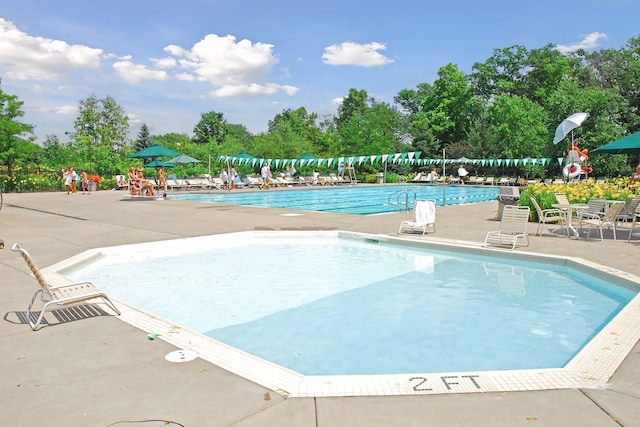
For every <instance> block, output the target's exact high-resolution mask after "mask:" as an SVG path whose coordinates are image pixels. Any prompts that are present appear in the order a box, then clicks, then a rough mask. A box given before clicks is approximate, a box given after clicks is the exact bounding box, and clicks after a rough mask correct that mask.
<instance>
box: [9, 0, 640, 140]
mask: <svg viewBox="0 0 640 427" xmlns="http://www.w3.org/2000/svg"><path fill="white" fill-rule="evenodd" d="M638 16H640V0H581V1H575V0H538V1H535V2H534V1H531V0H485V1H477V0H448V1H433V0H395V1H380V0H369V1H367V2H362V1H351V0H341V1H337V0H324V1H321V2H320V1H306V0H298V1H293V2H292V1H284V0H271V1H264V0H260V1H255V0H245V1H243V2H238V1H233V0H225V1H218V0H182V1H181V2H176V1H168V0H154V1H148V0H129V1H122V0H110V1H103V0H93V1H86V0H82V1H78V0H56V1H51V0H21V1H15V0H0V79H1V85H0V88H1V89H2V90H3V91H4V92H5V93H7V94H10V95H16V96H17V97H18V99H19V100H20V101H22V102H24V105H23V111H24V112H25V115H24V117H22V118H21V121H22V122H25V123H29V124H31V125H34V126H35V129H34V134H35V136H36V137H37V139H38V142H40V143H42V141H44V139H45V138H46V137H47V136H48V135H57V136H58V138H59V139H60V140H61V141H62V142H66V141H68V137H67V136H66V134H65V132H70V131H73V121H74V119H75V118H76V117H77V113H78V105H79V103H80V101H82V100H85V99H87V98H88V97H90V96H96V97H97V98H98V99H104V98H105V97H107V96H111V97H113V98H114V99H115V100H116V102H117V103H118V104H119V105H120V106H121V107H122V108H123V109H124V111H125V113H126V114H127V115H128V116H129V123H130V127H131V129H130V135H129V136H130V138H131V139H135V138H136V136H137V133H138V131H139V129H140V126H141V125H142V124H143V123H146V124H147V126H148V127H149V129H150V132H151V134H152V135H161V134H165V133H172V132H175V133H184V134H187V135H188V136H192V135H193V128H194V126H195V125H196V124H197V123H198V121H199V120H200V118H201V115H202V114H204V113H207V112H210V111H215V112H218V113H223V115H224V117H225V118H226V119H227V121H228V122H229V123H234V124H242V125H244V126H246V128H247V129H248V130H249V131H250V132H252V133H254V134H257V133H260V132H266V130H267V126H268V122H269V120H272V119H273V118H274V117H275V116H276V115H277V114H279V113H281V112H283V111H284V110H287V109H291V110H295V109H298V108H300V107H304V108H305V109H306V110H307V112H309V113H316V114H318V115H319V116H320V117H321V118H323V117H326V116H334V115H336V114H337V112H338V106H339V103H340V101H341V99H342V98H343V97H345V96H346V95H348V93H349V90H350V89H351V88H354V89H356V90H365V91H366V92H367V93H368V94H369V95H370V96H372V97H374V98H375V99H376V100H377V101H379V102H387V103H390V104H392V103H393V98H394V96H395V95H397V93H398V92H399V91H401V90H402V89H413V88H416V86H417V85H418V84H420V83H429V84H431V83H433V82H434V81H435V80H436V79H437V73H438V70H439V69H440V68H441V67H443V66H445V65H447V64H449V63H452V64H455V65H456V66H458V68H459V69H460V70H461V71H462V72H464V73H471V71H472V67H473V64H474V63H477V62H480V63H482V62H485V61H486V60H487V59H488V58H489V57H490V56H491V55H492V54H493V52H494V50H496V49H503V48H506V47H509V46H513V45H521V46H524V47H526V48H527V49H537V48H541V47H544V46H545V45H547V44H552V45H553V46H555V47H556V48H557V49H559V50H560V51H561V52H563V53H567V52H571V51H573V50H576V49H578V48H583V49H586V50H588V51H591V50H599V49H620V48H622V47H624V46H625V45H626V43H627V42H628V41H629V39H631V38H635V37H639V36H640V26H639V25H638Z"/></svg>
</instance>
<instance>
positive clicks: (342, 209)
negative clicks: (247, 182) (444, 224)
mask: <svg viewBox="0 0 640 427" xmlns="http://www.w3.org/2000/svg"><path fill="white" fill-rule="evenodd" d="M498 192H499V187H494V186H485V187H474V186H471V185H467V186H444V185H438V186H436V185H419V186H418V185H382V186H374V185H370V186H367V185H363V186H344V187H321V188H315V187H314V188H307V189H303V190H295V189H292V190H289V189H287V191H280V190H277V191H276V190H262V191H252V192H233V191H230V192H229V191H225V192H215V193H185V194H175V195H171V196H170V198H171V199H175V200H193V201H197V202H203V203H229V204H235V205H249V206H261V207H270V208H288V209H299V210H310V211H319V212H334V213H349V214H359V215H370V214H379V213H385V212H397V211H398V210H403V209H404V207H405V206H403V203H404V202H406V200H409V202H410V206H409V209H411V208H412V203H413V199H414V197H415V198H417V199H434V200H436V202H437V205H438V206H443V205H445V204H446V205H457V204H464V203H475V202H484V201H488V200H496V198H497V196H498Z"/></svg>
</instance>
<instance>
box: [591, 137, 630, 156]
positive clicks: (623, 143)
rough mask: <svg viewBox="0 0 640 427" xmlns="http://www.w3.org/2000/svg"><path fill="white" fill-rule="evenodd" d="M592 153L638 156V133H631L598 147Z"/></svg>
mask: <svg viewBox="0 0 640 427" xmlns="http://www.w3.org/2000/svg"><path fill="white" fill-rule="evenodd" d="M591 152H592V153H608V154H640V132H636V133H632V134H631V135H629V136H625V137H624V138H621V139H618V140H617V141H613V142H610V143H608V144H607V145H603V146H602V147H598V148H596V149H595V150H593V151H591Z"/></svg>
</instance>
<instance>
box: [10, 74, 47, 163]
mask: <svg viewBox="0 0 640 427" xmlns="http://www.w3.org/2000/svg"><path fill="white" fill-rule="evenodd" d="M0 83H1V81H0ZM23 104H24V103H23V102H22V101H19V100H18V97H17V96H16V95H9V94H7V93H5V92H4V91H3V90H2V88H0V163H1V164H3V165H4V166H6V167H7V174H8V175H12V174H13V168H14V166H15V165H17V164H21V163H22V162H26V161H28V160H30V159H31V158H32V156H33V155H35V154H36V153H37V152H39V151H40V147H38V146H37V145H36V144H34V143H33V142H32V141H33V137H29V136H28V135H29V134H31V133H32V132H33V126H32V125H29V124H26V123H22V122H20V121H19V120H18V119H19V118H20V117H22V116H24V112H23V111H22V105H23Z"/></svg>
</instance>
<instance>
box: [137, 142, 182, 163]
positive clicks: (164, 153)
mask: <svg viewBox="0 0 640 427" xmlns="http://www.w3.org/2000/svg"><path fill="white" fill-rule="evenodd" d="M180 155H181V154H180V153H178V152H177V151H173V150H172V149H170V148H167V147H165V146H162V145H160V144H154V145H150V146H148V147H147V148H145V149H143V150H140V151H137V152H135V153H133V154H132V155H130V156H129V157H130V158H132V159H144V158H157V157H175V156H180Z"/></svg>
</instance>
